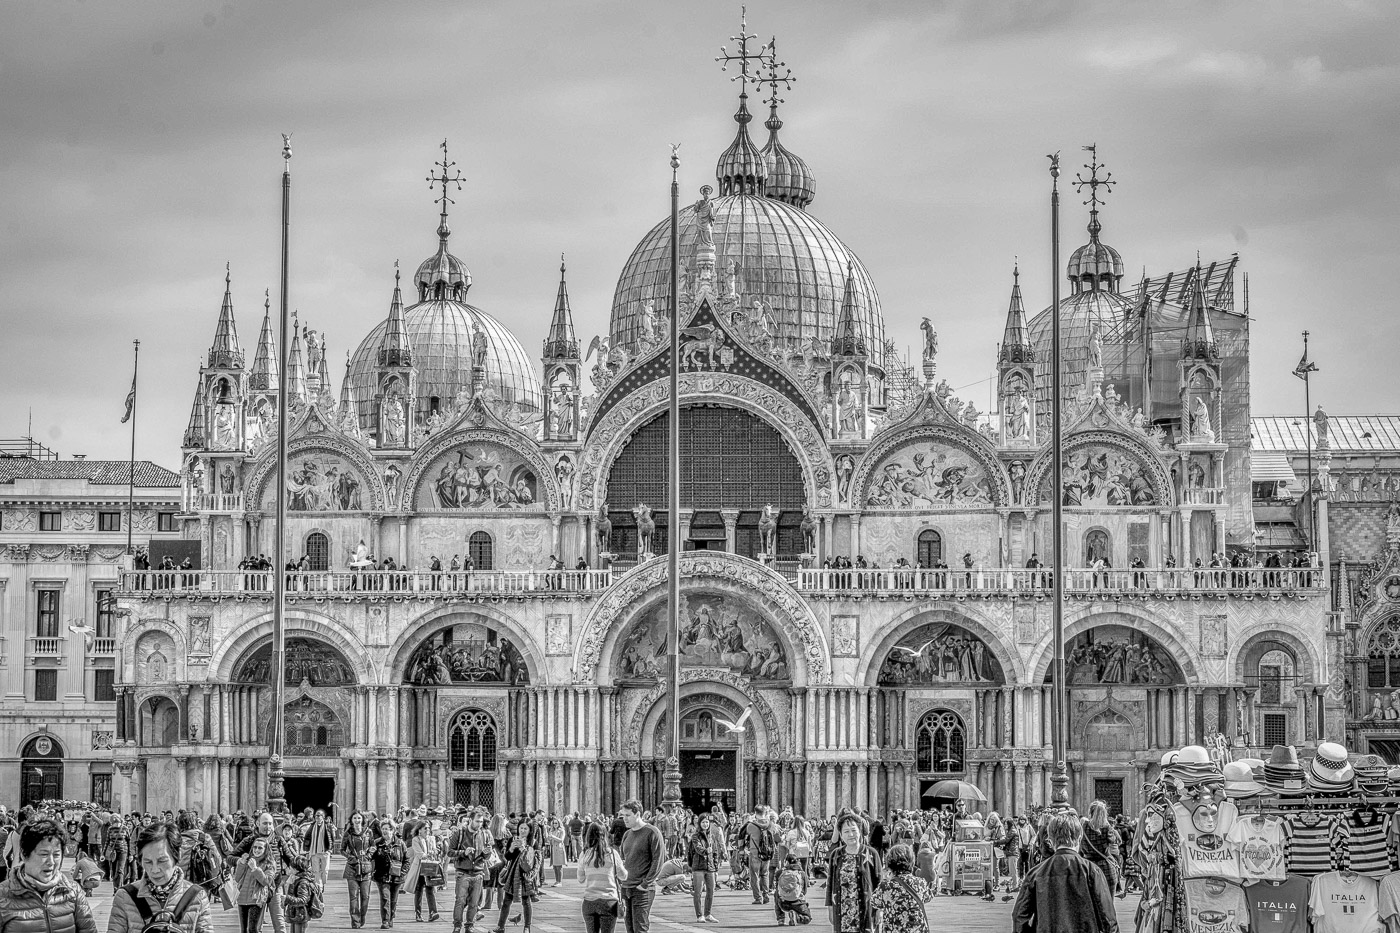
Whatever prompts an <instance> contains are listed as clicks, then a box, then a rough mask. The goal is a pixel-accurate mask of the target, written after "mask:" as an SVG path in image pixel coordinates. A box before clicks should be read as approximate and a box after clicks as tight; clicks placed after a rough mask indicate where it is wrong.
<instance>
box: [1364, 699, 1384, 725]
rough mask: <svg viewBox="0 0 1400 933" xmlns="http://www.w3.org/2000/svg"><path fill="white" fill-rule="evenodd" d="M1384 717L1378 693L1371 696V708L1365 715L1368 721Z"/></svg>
mask: <svg viewBox="0 0 1400 933" xmlns="http://www.w3.org/2000/svg"><path fill="white" fill-rule="evenodd" d="M1384 718H1385V707H1384V706H1382V705H1381V695H1380V694H1379V693H1377V694H1373V695H1372V696H1371V710H1370V712H1368V713H1367V714H1366V716H1365V719H1366V720H1367V721H1368V722H1374V721H1376V720H1378V719H1384Z"/></svg>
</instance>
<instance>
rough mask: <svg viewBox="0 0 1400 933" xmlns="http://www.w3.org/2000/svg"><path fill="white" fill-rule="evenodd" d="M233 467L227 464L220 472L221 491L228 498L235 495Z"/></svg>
mask: <svg viewBox="0 0 1400 933" xmlns="http://www.w3.org/2000/svg"><path fill="white" fill-rule="evenodd" d="M233 484H234V476H233V467H232V466H230V465H229V464H227V463H225V464H224V468H223V469H222V470H221V471H220V472H219V491H220V492H222V493H223V494H224V495H226V496H231V495H233Z"/></svg>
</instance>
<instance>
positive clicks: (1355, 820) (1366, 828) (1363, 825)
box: [1346, 807, 1390, 878]
mask: <svg viewBox="0 0 1400 933" xmlns="http://www.w3.org/2000/svg"><path fill="white" fill-rule="evenodd" d="M1346 824H1347V852H1348V853H1349V855H1350V859H1351V861H1350V864H1348V865H1347V867H1348V868H1350V869H1351V870H1352V871H1354V872H1357V873H1359V874H1362V875H1369V876H1370V877H1372V878H1379V877H1381V876H1382V875H1388V874H1390V852H1389V851H1388V850H1387V849H1386V844H1385V840H1386V816H1385V814H1383V813H1381V811H1379V810H1377V809H1376V808H1375V807H1362V808H1361V809H1359V810H1353V811H1352V812H1351V814H1350V815H1349V816H1348V817H1347V820H1346Z"/></svg>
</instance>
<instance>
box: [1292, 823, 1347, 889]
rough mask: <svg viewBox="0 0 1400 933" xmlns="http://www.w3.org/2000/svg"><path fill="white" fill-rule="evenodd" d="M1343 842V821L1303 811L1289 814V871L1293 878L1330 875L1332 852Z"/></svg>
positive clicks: (1344, 830)
mask: <svg viewBox="0 0 1400 933" xmlns="http://www.w3.org/2000/svg"><path fill="white" fill-rule="evenodd" d="M1345 839H1346V827H1345V826H1344V825H1343V824H1342V821H1341V820H1339V819H1337V818H1336V817H1334V816H1332V815H1330V814H1327V813H1318V812H1316V811H1312V810H1304V811H1301V812H1298V813H1290V814H1288V840H1289V841H1288V870H1289V872H1290V873H1292V874H1295V875H1317V874H1321V873H1322V872H1325V871H1331V870H1332V867H1333V861H1332V858H1333V855H1334V851H1333V850H1339V849H1340V848H1341V847H1342V845H1343V844H1344V842H1345Z"/></svg>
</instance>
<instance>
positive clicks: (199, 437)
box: [182, 382, 204, 448]
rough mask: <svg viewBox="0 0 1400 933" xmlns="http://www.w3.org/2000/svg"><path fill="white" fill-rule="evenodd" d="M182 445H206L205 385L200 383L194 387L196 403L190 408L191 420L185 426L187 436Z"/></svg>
mask: <svg viewBox="0 0 1400 933" xmlns="http://www.w3.org/2000/svg"><path fill="white" fill-rule="evenodd" d="M184 441H185V442H184V444H183V445H182V446H184V447H186V448H192V447H198V448H202V447H204V386H203V383H202V382H201V383H199V384H197V385H195V387H194V405H193V406H192V407H191V408H190V421H189V424H188V425H186V426H185V438H184Z"/></svg>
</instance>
